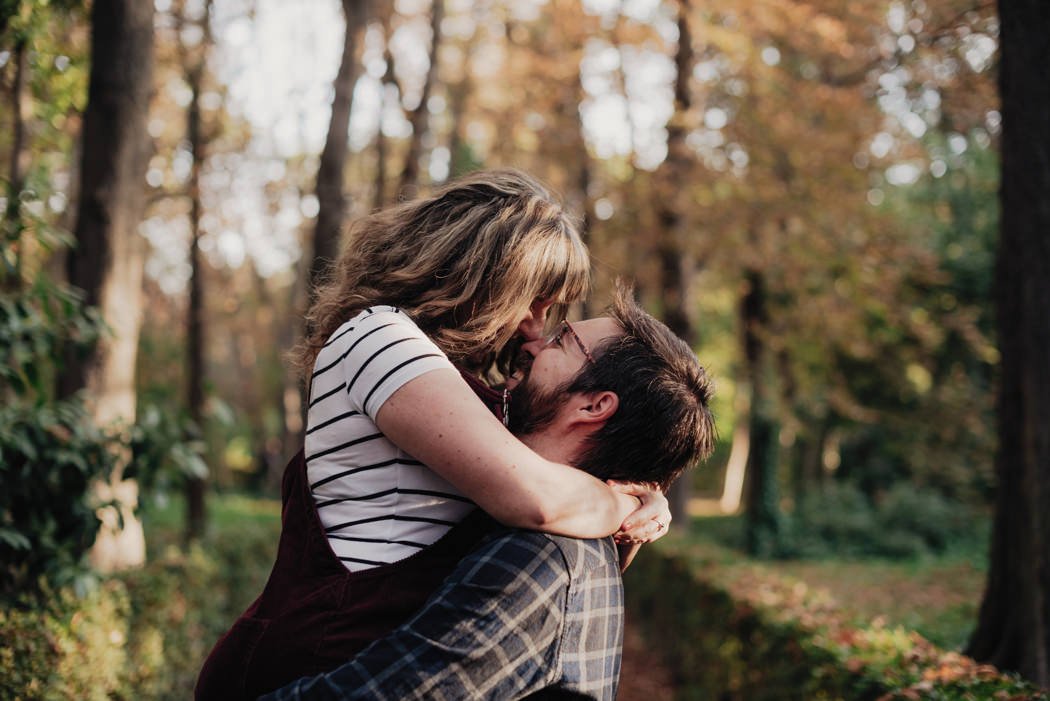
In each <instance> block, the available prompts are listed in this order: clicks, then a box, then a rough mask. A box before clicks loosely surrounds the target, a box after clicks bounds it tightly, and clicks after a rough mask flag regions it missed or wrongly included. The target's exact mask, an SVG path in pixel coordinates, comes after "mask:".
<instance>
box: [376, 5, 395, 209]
mask: <svg viewBox="0 0 1050 701" xmlns="http://www.w3.org/2000/svg"><path fill="white" fill-rule="evenodd" d="M380 12H381V15H380V18H379V23H380V25H381V26H382V28H383V62H384V63H386V71H385V72H384V73H383V80H382V81H381V82H380V86H379V90H380V92H379V128H378V129H377V130H376V174H375V190H374V191H373V193H372V209H373V211H374V210H377V209H382V208H383V207H385V206H386V179H387V160H388V159H387V156H388V155H389V154H388V151H389V149H388V147H387V146H388V144H387V141H386V135H385V134H383V118H384V115H385V113H386V105H387V101H386V94H387V90H388V89H390V88H391V87H392V88H394V89H395V90H398V84H397V77H396V75H395V74H394V53H393V52H392V51H391V50H390V37H391V35H392V34H393V30H392V28H391V26H390V22H391V14H392V13H393V3H392V2H386V3H384V4H383V6H382V8H381V10H380ZM398 94H399V95H400V90H398ZM398 100H399V103H398V104H400V97H399V98H398Z"/></svg>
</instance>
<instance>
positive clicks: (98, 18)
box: [58, 0, 153, 570]
mask: <svg viewBox="0 0 1050 701" xmlns="http://www.w3.org/2000/svg"><path fill="white" fill-rule="evenodd" d="M152 74H153V3H151V2H140V1H139V0H96V2H95V3H94V4H93V6H92V8H91V76H90V80H89V86H88V104H87V109H86V111H85V113H84V132H83V134H84V136H83V160H82V167H81V188H80V199H79V203H78V208H77V221H76V227H75V230H74V237H75V239H76V249H75V250H74V251H72V252H71V253H70V255H69V258H68V262H67V266H68V273H69V281H70V283H72V284H73V285H75V286H77V287H79V288H81V289H82V290H83V291H84V296H85V302H86V303H87V304H88V305H91V306H96V307H98V308H99V310H100V311H101V313H102V316H103V318H105V320H106V323H107V324H108V325H109V327H110V328H111V330H112V332H113V333H112V335H111V336H110V337H108V338H106V339H103V340H102V341H100V342H99V343H98V344H96V346H95V348H94V349H93V350H92V352H91V353H90V354H89V355H88V356H87V357H78V356H76V355H73V354H68V355H67V358H66V362H65V363H64V365H63V367H62V370H61V373H60V375H59V378H58V391H59V395H60V396H69V395H70V394H72V393H74V392H77V391H79V390H81V389H86V390H87V399H88V401H89V405H90V407H91V409H92V412H93V414H94V417H95V420H96V421H97V422H98V424H99V425H101V426H110V425H112V424H113V423H114V422H118V421H120V422H131V421H133V420H134V418H135V384H134V380H135V358H136V352H137V349H138V337H139V328H140V325H141V304H142V301H141V300H142V272H143V244H142V238H141V237H140V236H139V235H138V225H139V222H140V221H141V220H142V215H143V211H144V209H145V189H144V186H145V182H144V180H145V173H146V166H147V162H148V157H149V142H148V136H147V131H146V120H147V116H148V111H149V102H150V92H151V87H152V85H151V83H152ZM98 492H99V494H98V496H99V497H100V498H101V499H102V501H103V502H108V501H110V500H112V501H113V502H114V504H115V505H114V506H108V507H104V508H103V509H101V510H100V513H99V516H100V518H101V520H102V528H101V529H100V531H99V535H98V538H97V540H96V542H95V546H94V548H93V550H92V553H91V560H92V564H94V565H95V566H96V567H98V568H99V569H102V570H113V569H118V568H122V567H129V566H136V565H139V564H141V563H142V562H143V560H144V558H145V540H144V538H143V534H142V526H141V524H140V523H139V521H138V519H137V518H136V516H135V513H134V508H135V504H136V502H137V500H138V486H137V484H136V483H135V482H134V481H133V480H125V479H123V475H122V468H118V469H117V470H116V471H115V473H114V474H113V475H111V476H110V479H109V480H108V481H107V482H106V483H104V484H100V485H99V487H98Z"/></svg>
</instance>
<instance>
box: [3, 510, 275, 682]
mask: <svg viewBox="0 0 1050 701" xmlns="http://www.w3.org/2000/svg"><path fill="white" fill-rule="evenodd" d="M269 513H270V517H269V519H268V521H267V522H266V523H265V524H264V525H263V526H262V527H260V523H259V520H258V519H251V520H248V519H245V520H244V522H243V523H237V522H234V523H233V524H231V525H227V526H226V527H225V528H224V529H223V530H222V531H221V532H217V533H215V534H214V536H212V537H210V538H208V539H206V540H205V542H204V543H203V544H202V545H200V546H195V547H193V548H190V549H189V550H188V551H183V550H180V549H179V548H176V547H174V546H170V547H166V548H164V549H163V550H162V552H160V553H159V554H157V555H156V556H151V558H150V560H149V562H148V563H147V565H146V566H145V567H144V568H142V569H140V570H135V571H131V572H126V573H123V574H121V575H119V576H114V577H112V578H109V579H107V580H105V581H103V582H102V584H101V585H100V586H99V587H97V588H95V589H93V590H92V591H90V592H88V593H87V594H86V595H84V596H77V595H76V594H75V593H74V592H73V590H72V589H69V588H66V589H62V590H58V591H55V590H51V589H49V588H47V587H46V586H44V587H43V589H42V590H41V593H40V594H39V595H38V596H34V597H31V598H26V597H23V598H22V599H20V600H19V601H18V602H16V603H15V604H14V605H12V606H10V607H8V608H6V609H4V610H0V669H3V670H4V674H3V677H2V679H0V701H14V700H15V699H42V700H43V701H51V700H52V699H53V700H54V701H66V700H67V699H77V700H78V701H79V700H81V699H85V700H87V701H93V700H94V699H99V700H100V701H101V700H103V699H106V700H108V699H144V700H150V699H155V700H162V699H180V700H181V699H187V698H192V695H193V685H194V683H195V682H196V678H197V673H198V671H199V670H200V666H201V663H202V662H203V660H204V657H205V655H206V654H207V653H208V651H209V650H210V649H211V646H212V645H213V644H214V643H215V641H216V640H217V639H218V637H219V635H221V634H222V632H223V631H224V630H225V629H226V628H227V627H229V625H230V624H231V623H232V622H233V621H234V619H235V618H236V616H237V615H238V614H240V612H241V611H242V610H243V609H244V608H245V607H246V606H247V605H248V603H249V602H250V601H251V599H252V598H253V597H255V596H256V595H257V594H258V593H259V592H260V591H262V586H263V583H264V582H265V580H266V576H267V575H268V573H269V570H270V567H271V565H272V564H273V558H274V553H275V551H276V546H277V530H278V521H277V507H276V505H273V506H272V507H270V508H269ZM172 540H174V538H173V539H172ZM151 542H153V539H152V538H151Z"/></svg>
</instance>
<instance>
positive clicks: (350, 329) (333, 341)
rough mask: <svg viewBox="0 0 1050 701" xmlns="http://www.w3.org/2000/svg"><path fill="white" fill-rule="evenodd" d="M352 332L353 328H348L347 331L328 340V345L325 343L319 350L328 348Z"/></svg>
mask: <svg viewBox="0 0 1050 701" xmlns="http://www.w3.org/2000/svg"><path fill="white" fill-rule="evenodd" d="M353 330H354V327H353V326H351V327H349V328H348V329H346V330H345V331H343V332H342V333H340V334H339V335H338V336H333V337H332V338H330V339H328V343H326V344H324V345H323V346H321V348H327V347H328V346H330V345H332V344H333V343H335V342H336V341H338V340H339V339H340V338H342V337H343V336H345V335H346V334H348V333H350V332H351V331H353Z"/></svg>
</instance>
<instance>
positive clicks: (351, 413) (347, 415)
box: [306, 387, 361, 436]
mask: <svg viewBox="0 0 1050 701" xmlns="http://www.w3.org/2000/svg"><path fill="white" fill-rule="evenodd" d="M336 389H339V388H338V387H336ZM360 413H361V412H360V411H348V412H346V413H345V414H340V415H339V416H333V417H332V418H330V419H328V420H327V421H325V422H324V423H319V424H317V425H316V426H314V427H313V428H311V429H310V430H309V431H307V432H306V435H307V436H309V435H310V434H311V433H313V432H314V431H316V430H317V429H319V428H324V427H325V426H331V425H332V424H334V423H335V422H336V421H341V420H343V419H348V418H350V417H351V416H358V415H360Z"/></svg>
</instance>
